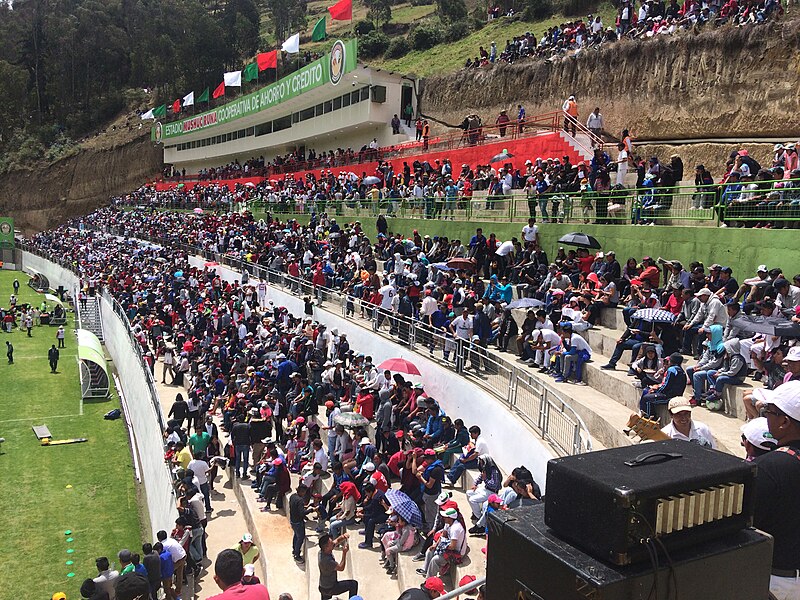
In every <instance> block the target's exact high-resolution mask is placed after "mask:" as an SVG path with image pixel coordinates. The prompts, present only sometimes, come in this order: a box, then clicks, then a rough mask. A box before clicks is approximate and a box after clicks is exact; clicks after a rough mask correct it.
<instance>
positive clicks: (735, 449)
mask: <svg viewBox="0 0 800 600" xmlns="http://www.w3.org/2000/svg"><path fill="white" fill-rule="evenodd" d="M521 316H522V317H523V318H524V314H522V315H521ZM624 331H625V322H624V319H623V318H622V311H621V310H620V309H610V308H609V309H605V310H604V311H603V312H602V314H601V318H600V324H599V325H598V326H596V327H593V328H592V329H589V330H587V331H584V332H582V333H581V334H580V335H581V336H582V337H583V338H584V339H585V340H586V341H587V342H589V345H590V346H591V347H592V360H591V361H590V362H589V363H587V364H586V365H585V366H584V372H585V376H584V380H585V381H586V383H588V384H589V385H588V387H576V386H571V385H568V384H562V385H563V388H559V389H563V390H564V391H565V392H566V393H567V394H568V396H569V397H571V399H572V400H571V402H570V404H571V406H572V407H573V408H574V409H575V410H576V412H578V414H579V415H580V416H581V418H582V419H583V420H584V421H585V422H586V425H587V427H588V428H589V431H590V433H591V434H592V436H593V437H595V438H597V440H598V441H599V442H600V443H602V444H603V445H605V446H607V447H613V446H620V445H623V444H629V443H631V440H630V439H629V438H627V437H626V436H625V435H624V434H623V433H622V429H623V428H624V427H625V425H626V423H627V420H628V417H629V416H630V414H631V413H633V412H637V411H638V410H639V399H640V397H641V388H639V387H636V386H634V382H637V383H638V381H637V380H636V379H635V378H634V377H629V376H628V375H627V365H628V364H629V363H630V356H631V355H630V351H629V350H626V352H625V353H624V354H623V357H622V359H621V360H620V361H619V363H618V365H617V369H616V370H615V371H606V370H603V369H601V368H600V367H601V366H603V365H605V364H606V363H608V361H609V358H610V356H611V354H612V353H613V351H614V347H615V345H616V342H617V339H619V337H620V336H621V335H622V333H623V332H624ZM686 358H687V360H685V362H684V367H689V366H692V365H694V364H696V361H695V360H694V359H692V358H691V357H686ZM534 376H536V377H542V375H540V374H539V373H538V372H534ZM753 387H761V384H760V383H758V382H755V381H753V380H748V381H746V382H745V384H744V385H741V386H727V387H726V389H725V392H724V395H723V399H724V402H725V410H724V411H723V412H711V411H708V410H706V409H705V408H702V407H698V408H696V409H695V410H694V411H693V414H694V418H695V419H697V420H699V421H702V422H704V423H706V424H707V425H708V426H709V427H710V428H711V431H712V433H713V434H714V436H715V438H716V440H717V443H718V446H719V448H720V449H721V450H725V451H728V452H731V453H733V454H737V455H742V451H741V449H740V445H739V441H740V439H741V434H740V430H739V427H740V426H741V425H742V423H743V422H744V418H745V411H744V404H743V401H742V398H743V396H744V391H745V390H747V389H750V388H753ZM685 396H686V398H689V396H691V387H687V390H686V394H685Z"/></svg>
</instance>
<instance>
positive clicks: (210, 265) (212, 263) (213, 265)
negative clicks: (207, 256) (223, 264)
mask: <svg viewBox="0 0 800 600" xmlns="http://www.w3.org/2000/svg"><path fill="white" fill-rule="evenodd" d="M204 266H205V267H218V266H219V263H218V262H217V261H215V260H211V261H208V262H207V263H206V264H205V265H204Z"/></svg>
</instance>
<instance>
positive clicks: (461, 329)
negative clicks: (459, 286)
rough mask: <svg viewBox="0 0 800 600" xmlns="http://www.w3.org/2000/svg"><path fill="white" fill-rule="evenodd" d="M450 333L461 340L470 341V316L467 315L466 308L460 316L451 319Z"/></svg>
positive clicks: (467, 310)
mask: <svg viewBox="0 0 800 600" xmlns="http://www.w3.org/2000/svg"><path fill="white" fill-rule="evenodd" d="M450 331H451V332H452V333H453V335H454V336H456V337H457V338H460V339H462V340H467V341H469V340H471V339H472V315H470V314H469V309H468V308H464V310H463V311H461V314H460V315H459V316H458V317H456V318H455V319H453V321H452V322H451V323H450Z"/></svg>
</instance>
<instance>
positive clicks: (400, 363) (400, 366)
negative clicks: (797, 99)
mask: <svg viewBox="0 0 800 600" xmlns="http://www.w3.org/2000/svg"><path fill="white" fill-rule="evenodd" d="M387 369H388V370H389V371H392V372H394V373H408V374H409V375H419V369H418V368H417V366H416V365H415V364H414V363H412V362H410V361H407V360H406V359H405V358H387V359H386V360H385V361H383V362H382V363H381V364H379V365H378V370H379V371H385V370H387Z"/></svg>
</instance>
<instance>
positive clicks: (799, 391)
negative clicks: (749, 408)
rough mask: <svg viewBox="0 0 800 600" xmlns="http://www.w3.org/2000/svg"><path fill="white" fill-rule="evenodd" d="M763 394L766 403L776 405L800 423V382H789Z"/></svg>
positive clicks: (764, 391)
mask: <svg viewBox="0 0 800 600" xmlns="http://www.w3.org/2000/svg"><path fill="white" fill-rule="evenodd" d="M792 350H794V348H792ZM762 393H763V395H764V402H765V403H767V404H774V405H775V406H777V407H778V408H779V409H780V410H781V411H782V412H783V413H785V414H787V415H789V416H790V417H791V418H793V419H794V420H795V421H800V381H787V382H786V383H784V384H782V385H779V386H778V387H776V388H775V389H774V390H763V391H762Z"/></svg>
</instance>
